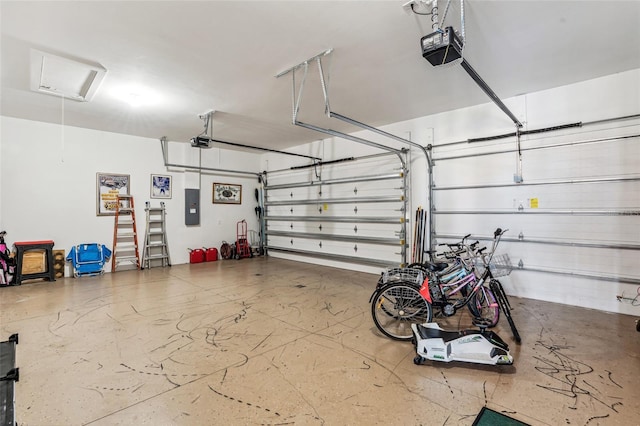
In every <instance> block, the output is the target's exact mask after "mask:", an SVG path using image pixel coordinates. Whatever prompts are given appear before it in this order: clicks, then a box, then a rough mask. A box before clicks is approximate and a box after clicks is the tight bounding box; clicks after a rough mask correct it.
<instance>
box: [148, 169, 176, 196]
mask: <svg viewBox="0 0 640 426" xmlns="http://www.w3.org/2000/svg"><path fill="white" fill-rule="evenodd" d="M151 198H171V176H170V175H151Z"/></svg>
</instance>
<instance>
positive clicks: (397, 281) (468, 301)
mask: <svg viewBox="0 0 640 426" xmlns="http://www.w3.org/2000/svg"><path fill="white" fill-rule="evenodd" d="M504 232H506V230H505V231H502V230H501V229H500V228H498V229H497V230H496V231H495V233H494V241H493V246H492V249H491V252H490V254H488V255H483V251H484V249H479V250H476V249H475V245H469V246H467V249H466V250H465V251H466V252H467V254H468V255H469V258H478V257H479V258H480V259H481V262H482V265H484V271H483V272H482V273H478V275H476V272H477V271H476V270H475V268H471V273H468V274H466V275H464V276H462V275H461V276H459V277H457V278H458V279H457V280H454V281H449V282H442V281H441V280H440V277H439V276H438V272H440V273H442V272H443V271H445V270H448V269H447V268H448V267H449V265H448V264H446V263H443V262H427V263H425V264H420V266H419V267H415V266H414V267H413V268H396V269H393V270H390V271H388V272H387V273H386V275H387V277H388V276H391V277H393V278H394V279H393V280H391V281H390V282H389V280H388V279H386V280H385V274H383V277H381V279H380V280H379V283H378V286H377V288H376V290H375V291H374V292H373V294H372V295H371V298H370V300H369V301H370V303H371V313H372V317H373V321H374V324H375V325H376V327H377V328H378V329H379V330H380V331H381V332H382V333H383V334H384V335H386V336H388V337H390V338H392V339H396V340H411V338H412V337H413V333H412V330H411V324H412V323H425V322H430V321H431V320H432V318H433V309H432V306H437V307H439V308H440V311H441V312H442V314H443V315H444V316H451V315H454V314H455V313H456V312H457V310H458V309H460V308H462V307H464V306H468V307H469V310H470V312H471V313H472V315H473V316H474V317H476V318H478V319H480V320H482V322H484V323H486V324H488V325H490V326H495V325H496V324H497V322H498V319H499V312H500V310H502V311H503V312H505V316H506V317H507V320H508V321H509V325H510V326H511V330H512V332H513V334H514V337H515V339H516V342H518V343H519V342H520V335H519V333H518V331H517V329H516V327H515V324H514V322H513V318H512V317H511V312H510V309H511V305H510V304H509V301H508V299H507V297H506V294H505V293H504V289H503V288H502V284H501V283H500V282H499V281H498V280H497V279H495V278H494V276H493V272H492V269H493V270H495V269H496V268H495V266H494V265H492V263H491V262H492V259H493V256H494V253H495V249H496V247H497V245H498V244H499V241H500V238H501V237H502V235H503V234H504ZM467 237H468V236H467ZM467 237H465V238H464V239H463V242H464V240H465V239H466V238H467ZM474 244H475V243H474ZM459 254H461V253H458V255H459ZM457 260H459V261H460V263H461V264H462V265H465V266H468V264H467V263H466V262H465V261H464V260H463V259H462V257H458V258H457ZM463 269H464V268H463ZM454 276H456V275H455V274H454ZM425 277H426V279H425ZM420 280H422V283H420ZM380 281H382V284H383V285H382V286H381V283H380ZM487 281H488V282H489V287H488V288H487V287H486V286H485V283H486V282H487ZM385 282H386V283H387V284H386V285H385V284H384V283H385ZM463 290H466V292H463ZM465 293H466V294H465ZM458 294H460V295H459V296H457V297H456V298H454V297H452V296H455V295H458Z"/></svg>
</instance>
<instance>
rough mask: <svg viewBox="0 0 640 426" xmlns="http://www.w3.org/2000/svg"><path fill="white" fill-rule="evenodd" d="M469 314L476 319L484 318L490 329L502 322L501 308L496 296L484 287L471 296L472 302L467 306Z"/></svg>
mask: <svg viewBox="0 0 640 426" xmlns="http://www.w3.org/2000/svg"><path fill="white" fill-rule="evenodd" d="M467 307H468V308H469V312H471V315H473V316H474V317H476V318H482V319H483V320H485V322H486V323H487V324H488V327H490V328H491V327H495V326H496V324H498V321H499V320H500V306H499V304H498V300H497V299H496V296H495V294H493V292H492V291H491V289H488V288H486V287H484V286H482V287H480V288H479V289H478V291H476V293H475V294H474V295H473V296H471V300H469V303H468V304H467Z"/></svg>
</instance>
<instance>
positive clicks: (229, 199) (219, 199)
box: [213, 183, 242, 204]
mask: <svg viewBox="0 0 640 426" xmlns="http://www.w3.org/2000/svg"><path fill="white" fill-rule="evenodd" d="M213 202H214V203H215V204H218V203H220V204H242V185H233V184H231V183H214V184H213Z"/></svg>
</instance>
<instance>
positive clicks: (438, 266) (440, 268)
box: [425, 262, 449, 272]
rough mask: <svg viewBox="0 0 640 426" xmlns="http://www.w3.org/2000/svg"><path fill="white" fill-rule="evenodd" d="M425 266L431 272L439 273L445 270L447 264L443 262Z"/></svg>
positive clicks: (430, 263)
mask: <svg viewBox="0 0 640 426" xmlns="http://www.w3.org/2000/svg"><path fill="white" fill-rule="evenodd" d="M425 266H426V267H427V269H428V270H429V271H431V272H440V271H444V270H445V269H447V267H448V266H449V264H448V263H445V262H428V263H426V264H425Z"/></svg>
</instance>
